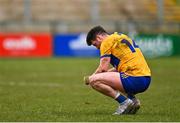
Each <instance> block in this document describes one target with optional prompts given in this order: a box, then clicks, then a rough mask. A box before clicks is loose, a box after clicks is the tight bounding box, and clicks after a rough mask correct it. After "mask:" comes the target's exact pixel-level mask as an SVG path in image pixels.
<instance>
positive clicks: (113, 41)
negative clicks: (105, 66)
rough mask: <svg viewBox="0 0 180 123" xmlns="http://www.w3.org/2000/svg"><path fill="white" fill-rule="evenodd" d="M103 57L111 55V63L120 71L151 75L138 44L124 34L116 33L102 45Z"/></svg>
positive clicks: (129, 73)
mask: <svg viewBox="0 0 180 123" xmlns="http://www.w3.org/2000/svg"><path fill="white" fill-rule="evenodd" d="M100 53H101V58H102V57H111V64H112V65H113V66H114V67H115V68H116V69H117V71H119V72H124V73H126V74H127V75H130V76H151V72H150V69H149V67H148V65H147V63H146V60H145V58H144V56H143V54H142V52H141V50H140V49H139V47H138V45H136V44H135V42H134V41H133V40H132V39H130V38H129V37H128V36H126V35H124V34H118V33H116V32H115V33H114V34H112V35H110V36H108V37H107V38H105V39H104V40H103V42H102V43H101V46H100Z"/></svg>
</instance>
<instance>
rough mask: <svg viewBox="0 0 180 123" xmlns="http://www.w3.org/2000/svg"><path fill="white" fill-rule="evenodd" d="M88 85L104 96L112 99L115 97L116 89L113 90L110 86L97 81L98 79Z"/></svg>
mask: <svg viewBox="0 0 180 123" xmlns="http://www.w3.org/2000/svg"><path fill="white" fill-rule="evenodd" d="M90 85H91V87H92V88H93V89H95V90H97V91H98V92H100V93H102V94H104V95H106V96H109V97H112V98H114V99H115V98H116V95H117V91H116V90H114V89H113V88H112V87H110V86H108V85H105V84H103V82H99V81H96V82H91V83H90Z"/></svg>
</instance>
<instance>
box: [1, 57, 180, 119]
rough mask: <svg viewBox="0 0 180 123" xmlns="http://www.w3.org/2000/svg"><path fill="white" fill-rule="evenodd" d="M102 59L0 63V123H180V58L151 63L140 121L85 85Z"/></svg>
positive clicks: (149, 61)
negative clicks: (120, 113)
mask: <svg viewBox="0 0 180 123" xmlns="http://www.w3.org/2000/svg"><path fill="white" fill-rule="evenodd" d="M98 64H99V59H98V58H50V59H0V121H19V122H20V121H47V122H51V121H75V122H76V121H78V122H81V121H82V122H86V121H89V122H91V121H95V122H98V121H102V122H105V121H108V122H112V121H116V122H124V121H133V122H136V121H180V57H166V58H157V59H149V60H148V64H149V66H150V68H151V70H152V83H151V85H150V88H149V89H148V90H147V91H146V92H145V93H142V94H138V95H137V97H138V98H139V99H140V100H141V103H142V107H141V109H140V110H139V112H138V113H137V114H136V115H123V116H112V115H111V114H112V113H113V112H114V111H115V109H116V107H117V103H116V102H115V101H113V100H112V99H111V98H109V97H105V96H103V95H101V94H100V93H97V92H96V91H94V90H92V89H91V88H90V87H88V86H86V85H84V83H83V76H84V75H88V74H90V73H92V72H93V71H94V70H95V69H96V67H97V66H98Z"/></svg>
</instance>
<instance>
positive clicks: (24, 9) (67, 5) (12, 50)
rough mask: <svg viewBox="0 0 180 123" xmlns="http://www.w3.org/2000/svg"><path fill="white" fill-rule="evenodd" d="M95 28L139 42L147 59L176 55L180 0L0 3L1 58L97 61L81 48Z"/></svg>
mask: <svg viewBox="0 0 180 123" xmlns="http://www.w3.org/2000/svg"><path fill="white" fill-rule="evenodd" d="M95 25H101V26H103V27H104V28H105V29H106V30H107V31H108V32H110V33H111V32H114V31H117V32H122V33H126V34H128V35H129V36H131V37H132V38H133V39H137V42H138V44H141V46H140V47H141V48H142V50H143V52H145V54H146V55H147V56H149V57H157V56H169V55H172V54H173V53H174V54H179V53H180V51H178V50H177V48H176V46H177V45H179V42H180V41H179V42H177V40H180V38H179V36H180V0H114V1H113V2H112V1H111V0H67V1H65V0H51V1H50V0H0V33H1V34H0V45H1V46H0V51H1V53H0V56H2V57H4V56H8V57H9V56H10V57H11V56H12V57H14V56H15V57H17V56H18V57H21V56H23V57H24V56H25V57H26V56H28V57H29V56H97V55H98V52H97V51H95V49H92V48H88V47H86V45H85V43H84V42H85V37H86V33H87V32H88V31H89V30H90V29H91V28H92V27H93V26H95ZM142 39H143V40H142ZM32 40H33V41H34V42H33V41H32ZM72 40H73V41H74V43H73V41H72ZM75 42H76V43H75ZM42 45H46V46H43V47H42ZM59 45H61V46H59ZM37 48H38V49H37ZM44 48H45V49H47V50H49V51H46V52H45V51H43V49H44ZM18 50H19V51H18ZM32 50H38V51H32ZM84 50H85V51H86V53H87V54H83V53H81V52H82V51H84ZM153 50H156V51H153ZM37 52H41V53H40V54H38V53H37ZM42 52H43V53H42Z"/></svg>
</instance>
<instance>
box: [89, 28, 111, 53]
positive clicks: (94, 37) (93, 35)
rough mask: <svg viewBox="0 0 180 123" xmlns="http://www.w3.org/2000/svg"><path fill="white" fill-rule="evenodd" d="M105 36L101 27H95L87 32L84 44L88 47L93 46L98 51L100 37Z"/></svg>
mask: <svg viewBox="0 0 180 123" xmlns="http://www.w3.org/2000/svg"><path fill="white" fill-rule="evenodd" d="M107 34H108V33H107V32H106V31H105V30H104V29H103V28H102V27H101V26H95V27H93V28H92V29H91V30H90V31H89V32H88V34H87V37H86V43H87V45H88V46H91V45H93V46H95V47H96V48H98V49H99V48H100V44H101V41H102V36H103V35H107Z"/></svg>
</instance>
